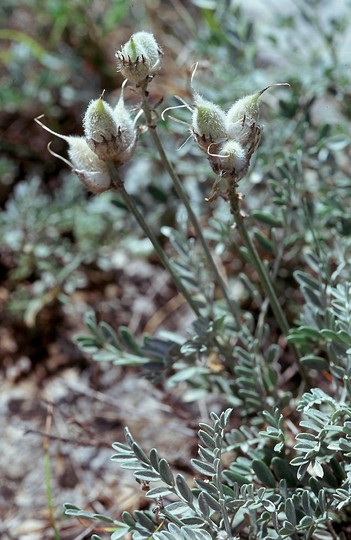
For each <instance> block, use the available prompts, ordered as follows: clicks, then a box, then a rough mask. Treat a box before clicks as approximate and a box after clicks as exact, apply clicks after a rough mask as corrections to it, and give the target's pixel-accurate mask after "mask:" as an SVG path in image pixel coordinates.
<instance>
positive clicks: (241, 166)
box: [218, 141, 248, 178]
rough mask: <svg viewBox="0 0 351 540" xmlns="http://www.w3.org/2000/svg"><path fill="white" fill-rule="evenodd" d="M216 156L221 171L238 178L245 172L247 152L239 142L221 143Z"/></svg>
mask: <svg viewBox="0 0 351 540" xmlns="http://www.w3.org/2000/svg"><path fill="white" fill-rule="evenodd" d="M218 157H219V158H220V168H221V172H222V173H229V174H233V175H234V176H236V177H238V178H240V177H241V176H242V175H243V174H245V172H246V170H247V167H248V162H247V154H246V151H245V149H244V148H243V147H242V146H241V144H240V143H239V142H237V141H227V142H225V143H223V145H222V147H221V151H220V153H219V155H218Z"/></svg>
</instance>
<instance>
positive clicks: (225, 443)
mask: <svg viewBox="0 0 351 540" xmlns="http://www.w3.org/2000/svg"><path fill="white" fill-rule="evenodd" d="M297 409H298V410H299V411H301V413H302V420H301V421H300V427H301V428H302V429H304V430H307V431H301V432H300V434H299V435H298V436H297V437H296V441H297V443H296V444H295V445H294V446H293V437H292V435H291V433H289V432H288V429H287V427H286V426H284V422H283V417H282V415H280V414H279V412H278V411H276V412H275V413H274V415H272V414H271V413H269V412H267V411H264V413H263V414H264V416H265V418H266V420H267V423H268V426H267V428H266V430H265V431H261V432H258V430H255V429H254V428H251V429H248V428H246V429H245V428H244V427H241V428H240V429H239V430H238V429H232V430H229V429H228V422H229V418H230V414H231V413H232V410H231V409H227V410H226V411H224V412H223V413H221V414H220V415H219V416H217V415H215V414H214V413H211V419H212V423H211V424H209V423H202V424H200V430H199V434H198V436H199V439H200V444H199V447H198V458H194V459H192V460H191V464H192V467H193V469H194V471H195V474H197V475H200V476H196V477H195V478H194V479H193V481H192V482H191V484H189V480H187V479H185V477H184V476H183V475H182V474H180V473H175V472H173V471H172V468H171V467H170V465H169V463H168V461H167V460H166V459H164V458H162V457H161V456H160V455H159V453H158V451H157V450H156V449H155V448H153V449H151V451H150V452H149V454H147V453H145V451H144V450H143V449H142V448H141V447H140V446H139V444H138V443H137V442H136V441H135V440H134V438H133V436H132V435H131V433H130V432H129V430H128V429H126V431H125V438H126V442H125V443H114V444H113V448H114V450H115V452H116V453H115V454H114V455H113V456H112V458H111V459H112V461H114V462H116V463H118V464H119V465H120V466H122V467H123V468H125V469H129V470H131V471H133V475H134V477H135V478H136V479H137V481H138V482H139V483H141V484H142V486H143V489H144V490H145V491H146V493H145V495H146V497H147V498H149V499H150V500H151V501H152V502H151V506H150V510H147V511H144V512H141V511H138V510H137V511H135V512H134V514H133V515H132V514H130V513H129V512H124V513H123V514H122V520H123V521H122V522H118V521H115V520H114V521H113V520H111V524H113V526H114V527H115V529H116V530H115V532H114V533H113V534H112V536H111V539H112V540H116V539H117V538H124V536H125V535H126V534H127V533H128V532H132V537H133V539H136V540H142V539H144V540H145V539H148V538H151V537H152V538H156V539H158V540H168V539H171V538H182V539H184V540H185V539H186V540H188V539H190V540H194V539H195V540H207V539H208V540H209V539H219V538H232V539H234V538H250V539H254V538H255V539H256V538H262V539H263V538H266V539H268V538H271V539H284V538H305V539H312V538H315V539H321V540H322V539H334V538H341V539H342V538H344V539H345V540H346V536H345V535H343V533H342V534H341V535H340V536H338V535H337V533H336V531H335V529H334V525H333V523H335V522H339V523H340V524H341V525H342V523H343V521H344V522H345V523H347V522H348V509H349V507H350V501H351V486H350V480H351V469H350V464H351V427H350V426H351V422H350V420H349V419H350V416H351V408H350V405H349V404H348V405H347V404H346V403H345V404H342V405H338V404H337V403H336V402H335V400H333V399H332V398H330V397H329V396H328V395H327V394H325V393H324V392H323V391H321V390H313V391H311V392H309V393H306V394H304V395H303V396H302V398H301V400H300V401H299V403H298V406H297ZM272 439H273V440H274V439H276V440H280V441H281V442H280V443H279V444H277V445H275V446H274V449H273V448H272V446H271V444H270V440H272ZM229 452H230V455H231V456H232V459H231V462H230V465H229V467H227V468H224V467H223V464H222V458H223V455H224V454H228V453H229ZM293 456H295V457H293ZM227 460H228V458H226V461H227ZM307 468H308V472H307ZM66 514H69V515H75V516H82V517H83V516H85V517H90V518H91V519H95V520H97V519H103V520H104V519H106V520H108V519H109V518H105V517H104V516H99V515H94V514H89V513H87V512H84V511H82V510H80V509H79V508H77V507H75V506H73V505H66ZM160 528H162V529H161V530H160Z"/></svg>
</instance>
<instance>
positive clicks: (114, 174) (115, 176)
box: [107, 161, 200, 317]
mask: <svg viewBox="0 0 351 540" xmlns="http://www.w3.org/2000/svg"><path fill="white" fill-rule="evenodd" d="M107 165H108V168H109V171H110V175H111V180H112V184H113V186H114V188H115V189H116V191H117V192H118V193H119V194H120V195H121V196H122V198H123V200H124V202H125V204H126V206H127V208H128V210H129V211H130V212H131V213H132V214H133V216H134V217H135V219H136V220H137V222H138V223H139V225H140V227H141V228H142V230H143V231H144V233H145V234H146V236H147V237H148V238H149V240H150V241H151V243H152V245H153V247H154V249H155V251H156V253H157V255H158V257H159V259H160V261H161V263H162V264H163V266H164V267H165V268H166V270H167V271H168V272H169V274H170V276H171V277H172V279H173V281H174V283H175V285H176V287H177V289H178V290H179V291H180V292H181V293H182V295H183V296H184V298H185V299H186V301H187V302H188V304H189V305H190V307H191V308H192V310H193V311H194V313H195V314H196V315H197V316H198V317H199V316H200V311H199V308H198V306H197V305H196V303H195V302H194V300H193V298H192V297H191V295H190V294H189V292H188V290H187V289H186V287H184V285H183V283H182V281H181V279H180V277H179V275H178V274H177V272H176V271H175V270H174V268H173V267H172V265H171V263H170V261H169V258H167V256H166V254H165V252H164V250H163V249H162V247H161V245H160V243H159V241H158V240H157V238H156V236H155V234H154V233H153V231H152V230H151V229H150V227H149V225H148V224H147V223H146V221H145V219H144V217H143V215H142V214H141V213H140V212H139V210H138V207H137V206H136V204H135V202H134V201H133V199H132V198H131V197H130V196H129V194H128V193H127V191H126V189H125V187H124V183H123V181H122V179H121V177H120V174H119V171H118V168H117V167H116V165H115V164H114V163H113V162H111V161H109V162H107Z"/></svg>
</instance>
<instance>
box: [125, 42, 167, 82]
mask: <svg viewBox="0 0 351 540" xmlns="http://www.w3.org/2000/svg"><path fill="white" fill-rule="evenodd" d="M116 58H117V70H118V71H120V72H121V73H122V75H123V76H124V77H125V78H126V79H128V80H129V81H131V82H134V83H142V82H143V81H145V79H146V78H147V77H150V76H153V75H154V74H155V73H156V72H157V71H158V70H159V69H161V58H162V51H161V49H160V47H159V45H158V43H157V41H156V39H155V38H154V36H153V34H151V33H150V32H137V33H136V34H133V35H132V37H131V38H130V39H129V41H127V43H125V44H124V45H123V46H122V47H121V50H120V51H117V52H116Z"/></svg>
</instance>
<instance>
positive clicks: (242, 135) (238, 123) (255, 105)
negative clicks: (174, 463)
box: [226, 83, 289, 146]
mask: <svg viewBox="0 0 351 540" xmlns="http://www.w3.org/2000/svg"><path fill="white" fill-rule="evenodd" d="M272 86H289V84H288V83H276V84H271V85H269V86H266V87H265V88H263V90H260V92H257V93H256V94H250V95H248V96H244V97H243V98H241V99H238V100H237V101H236V102H235V103H234V104H233V105H232V106H231V107H230V109H229V111H228V112H227V114H226V130H227V134H228V138H229V139H235V140H237V141H238V142H240V144H242V145H243V146H246V145H248V144H250V145H251V146H257V143H256V145H255V141H253V139H254V138H255V137H256V131H257V130H256V128H255V126H258V120H259V99H260V97H261V96H262V94H263V93H264V92H265V91H266V90H268V88H271V87H272ZM258 129H259V130H260V129H261V128H260V126H258Z"/></svg>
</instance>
